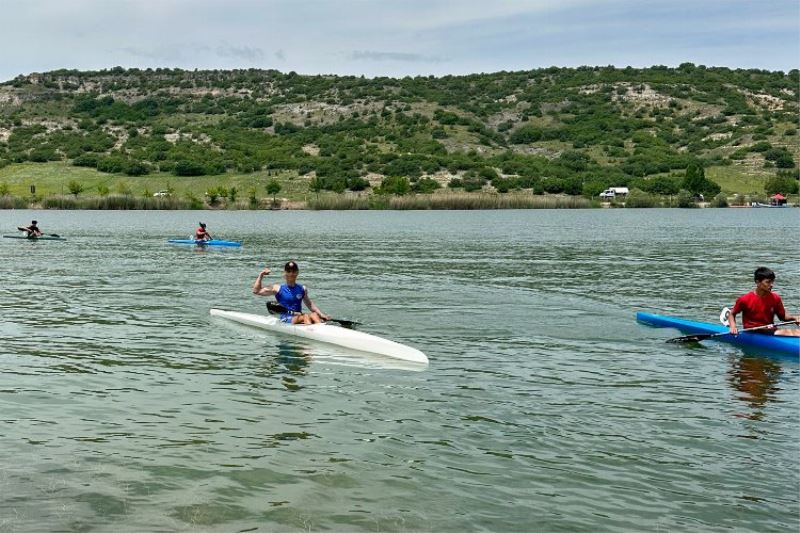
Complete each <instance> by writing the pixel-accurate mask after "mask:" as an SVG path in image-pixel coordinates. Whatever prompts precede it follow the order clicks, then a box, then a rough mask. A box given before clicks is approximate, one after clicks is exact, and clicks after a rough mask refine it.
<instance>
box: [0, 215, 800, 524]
mask: <svg viewBox="0 0 800 533" xmlns="http://www.w3.org/2000/svg"><path fill="white" fill-rule="evenodd" d="M798 214H800V210H788V209H787V210H777V209H772V210H771V209H728V210H719V209H718V210H711V209H708V210H585V211H479V212H86V211H80V212H56V211H37V212H33V211H0V232H2V233H6V234H9V233H13V232H14V228H15V227H16V226H18V225H25V224H27V223H29V221H30V220H31V219H32V218H36V219H38V220H39V224H40V226H41V227H42V229H43V230H44V231H45V232H47V233H51V232H54V233H59V234H62V235H63V236H66V237H67V238H68V239H69V240H68V241H67V242H26V241H17V240H11V239H2V240H0V280H2V283H0V305H1V306H2V315H0V373H1V374H0V421H1V423H2V426H0V427H1V428H2V431H0V531H111V530H113V531H256V530H257V531H303V530H310V531H532V530H541V531H586V532H590V531H591V532H594V531H660V530H664V531H667V530H669V531H789V530H791V531H797V529H798V527H799V526H800V518H798V517H799V516H800V515H799V513H800V497H799V496H798V495H799V494H800V471H799V470H798V456H799V455H798V454H799V453H800V444H798V443H799V442H800V441H799V440H798V435H800V390H799V389H800V385H799V383H800V379H799V378H800V364H798V362H797V361H796V360H794V361H793V360H791V359H775V358H769V357H761V356H749V355H745V354H743V353H742V352H741V351H739V350H737V349H736V348H734V347H731V346H727V345H720V344H715V343H704V344H703V345H702V346H694V347H692V346H685V345H677V344H666V343H664V340H665V339H667V338H670V337H673V336H676V335H677V332H675V331H673V330H663V329H652V328H648V327H645V326H641V325H638V324H636V322H635V320H634V314H635V311H637V310H650V311H654V312H663V313H667V314H675V315H680V316H684V317H687V318H695V319H703V320H708V321H712V322H715V321H717V317H718V315H719V311H720V309H721V308H722V307H723V306H726V305H727V306H732V304H733V301H734V299H735V298H736V297H737V296H738V295H739V294H741V293H744V292H746V291H747V290H749V289H750V288H751V287H752V281H751V279H752V271H753V270H754V269H755V267H757V266H760V265H768V266H771V267H772V268H773V269H774V270H775V271H776V272H777V273H778V279H777V282H776V290H777V291H778V292H779V293H781V294H782V296H783V298H784V301H785V302H786V304H787V310H788V311H789V312H790V313H798V312H800V247H798V245H797V235H798V233H797V230H798V226H799V224H798V222H800V219H798ZM199 220H203V221H204V222H207V223H208V228H209V230H210V231H211V232H212V233H213V234H214V235H215V236H219V237H222V238H229V239H241V240H244V242H245V245H244V247H243V248H242V249H239V250H235V249H234V250H227V249H226V250H216V249H212V250H208V251H200V250H196V249H194V247H181V246H172V245H168V244H167V243H166V240H167V238H171V237H184V236H186V235H188V234H189V233H190V232H191V231H193V229H194V228H195V227H196V225H197V222H198V221H199ZM290 258H291V259H296V260H297V261H298V262H299V264H300V267H301V274H300V281H301V282H304V283H306V284H307V285H308V286H309V288H310V294H311V296H312V297H313V298H314V300H315V301H316V302H317V303H318V304H319V305H320V307H321V308H322V309H323V310H325V311H327V312H328V313H330V314H335V315H338V316H341V317H347V318H353V319H357V320H360V321H362V322H363V323H364V325H363V326H361V330H362V331H366V332H369V333H374V334H377V335H380V336H384V337H388V338H391V339H394V340H397V341H399V342H403V343H405V344H409V345H411V346H414V347H416V348H419V349H421V350H422V351H424V352H425V353H426V354H427V355H428V356H429V358H430V365H428V366H427V367H424V368H419V367H412V368H406V367H403V366H402V365H399V364H396V363H393V362H392V361H391V360H388V359H382V358H371V359H369V358H359V357H355V356H353V355H352V354H342V353H339V352H337V351H336V350H335V349H334V350H331V349H329V348H324V347H322V346H319V345H314V344H308V343H304V342H301V341H296V340H293V339H289V338H280V337H275V336H273V335H271V334H268V333H266V332H261V331H258V330H255V329H251V328H247V327H243V326H235V325H232V324H229V323H227V322H225V321H222V320H219V319H216V318H214V319H212V318H211V317H209V313H208V311H209V308H211V307H222V308H226V309H235V310H241V311H247V312H256V313H261V312H263V311H264V299H263V298H256V297H254V296H253V295H252V294H251V292H250V287H251V286H252V283H253V280H254V278H255V276H256V274H257V273H258V271H259V270H260V269H261V268H263V267H264V266H265V265H267V266H269V267H271V268H272V269H273V270H275V271H279V270H280V268H281V265H282V264H283V263H284V262H285V261H286V260H287V259H290ZM274 279H277V278H274Z"/></svg>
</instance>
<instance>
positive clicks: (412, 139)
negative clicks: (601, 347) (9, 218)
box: [0, 64, 800, 200]
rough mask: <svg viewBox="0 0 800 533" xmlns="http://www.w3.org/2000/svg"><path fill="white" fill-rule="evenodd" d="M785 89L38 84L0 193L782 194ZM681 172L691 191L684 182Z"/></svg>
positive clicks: (1, 118)
mask: <svg viewBox="0 0 800 533" xmlns="http://www.w3.org/2000/svg"><path fill="white" fill-rule="evenodd" d="M799 86H800V75H799V74H798V71H797V70H792V71H791V72H789V73H788V74H787V73H784V72H769V71H763V70H731V69H727V68H710V67H709V68H707V67H704V66H695V65H692V64H683V65H681V66H680V67H678V68H667V67H661V66H657V67H652V68H646V69H633V68H625V69H618V68H614V67H581V68H555V67H553V68H547V69H538V70H531V71H523V72H498V73H492V74H474V75H468V76H445V77H441V78H435V77H415V78H410V77H406V78H402V79H392V78H373V79H367V78H364V77H352V76H303V75H298V74H296V73H294V72H290V73H288V74H283V73H280V72H277V71H273V70H268V71H263V70H236V71H183V70H178V69H174V70H171V69H155V70H150V69H147V70H138V69H129V70H125V69H122V68H119V67H117V68H113V69H110V70H104V71H99V72H79V71H67V70H59V71H54V72H48V73H41V74H40V73H36V74H30V75H27V76H19V77H17V78H15V79H13V80H11V81H8V82H5V83H3V84H0V167H2V168H0V188H2V189H3V190H2V191H0V193H2V192H5V193H11V194H18V195H22V194H27V193H28V187H29V186H30V185H31V184H35V185H36V186H37V194H40V195H47V194H60V193H69V192H70V190H69V188H70V185H69V184H70V182H72V186H73V187H76V185H75V184H77V186H79V188H82V191H81V192H79V194H97V193H98V192H99V193H102V192H103V189H104V188H105V190H106V191H108V190H111V191H113V190H114V189H115V188H118V189H124V188H127V189H128V190H129V191H130V190H131V189H133V191H132V192H134V193H142V194H149V193H150V192H154V191H156V190H161V189H167V188H169V189H171V190H173V191H174V192H175V194H189V195H191V194H195V195H199V196H200V197H202V196H203V194H205V193H206V192H207V191H209V190H212V193H214V190H215V189H216V188H222V189H225V190H228V189H230V188H231V187H235V188H236V189H237V190H238V191H239V192H240V194H242V195H244V194H251V195H253V194H256V195H258V196H267V191H266V186H267V183H268V182H269V181H270V180H273V179H275V180H277V182H278V183H279V184H280V185H281V188H280V192H279V195H280V196H283V197H287V198H289V199H295V200H301V199H303V198H305V196H306V195H307V194H308V192H309V191H311V192H314V193H319V192H320V191H333V192H337V193H341V192H345V191H365V192H363V193H362V194H366V193H369V192H370V191H373V192H389V193H395V194H403V193H405V192H432V191H435V190H437V189H439V188H450V189H459V190H465V191H478V190H484V191H493V190H496V191H499V192H501V193H505V192H510V191H514V190H520V189H521V190H528V191H532V192H533V193H535V194H542V193H549V194H556V193H564V194H568V195H584V196H587V197H596V195H597V193H599V192H600V191H602V190H603V189H605V188H607V187H609V186H621V185H627V186H629V187H632V188H637V189H641V190H643V191H645V192H649V193H653V194H663V195H672V194H676V193H677V192H678V191H679V189H682V188H683V189H686V188H689V189H695V190H693V191H692V192H706V193H712V194H714V193H716V192H718V191H719V189H720V188H721V189H722V191H723V192H724V193H726V194H733V193H740V194H763V193H764V192H765V190H766V191H769V192H771V191H782V192H784V193H789V192H794V193H796V192H797V183H798V182H797V178H798V170H797V161H798V158H800V145H798V136H797V124H798V120H799V119H800V113H799V112H798V94H797V90H798V87H799ZM689 167H694V168H698V169H700V174H701V179H699V180H697V179H695V180H688V181H687V179H686V170H687V168H689ZM690 173H691V172H690ZM702 175H704V177H703V176H702ZM98 187H99V188H98ZM76 190H77V189H76ZM248 191H249V193H248ZM73 192H74V191H73ZM223 192H224V191H223ZM214 194H216V193H214ZM273 194H274V192H273Z"/></svg>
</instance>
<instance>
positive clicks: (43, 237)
mask: <svg viewBox="0 0 800 533" xmlns="http://www.w3.org/2000/svg"><path fill="white" fill-rule="evenodd" d="M3 238H4V239H22V240H25V241H66V240H67V239H65V238H64V237H50V236H49V235H42V236H41V237H25V236H23V235H3Z"/></svg>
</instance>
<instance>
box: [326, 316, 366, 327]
mask: <svg viewBox="0 0 800 533" xmlns="http://www.w3.org/2000/svg"><path fill="white" fill-rule="evenodd" d="M330 321H331V322H336V323H337V324H339V325H340V326H342V327H343V328H347V329H356V326H360V325H361V322H357V321H355V320H343V319H341V318H331V320H330Z"/></svg>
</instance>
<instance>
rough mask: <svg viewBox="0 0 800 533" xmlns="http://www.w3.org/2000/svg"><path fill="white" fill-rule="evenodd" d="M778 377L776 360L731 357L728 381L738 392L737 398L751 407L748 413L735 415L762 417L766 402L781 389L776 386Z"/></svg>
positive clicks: (779, 370)
mask: <svg viewBox="0 0 800 533" xmlns="http://www.w3.org/2000/svg"><path fill="white" fill-rule="evenodd" d="M780 377H781V365H780V363H779V362H778V360H775V359H770V358H768V357H754V356H739V357H731V367H730V370H729V371H728V382H729V383H730V384H731V386H732V387H733V388H734V390H735V391H737V392H739V393H740V394H739V395H738V396H737V398H738V399H739V400H742V401H744V402H746V403H747V404H748V405H749V406H750V408H751V411H750V412H749V413H747V414H739V415H737V416H742V417H745V418H749V419H751V420H761V419H762V418H764V416H765V413H766V409H765V407H766V406H767V403H768V402H769V401H772V400H774V399H775V397H776V396H777V394H778V392H779V391H780V390H781V389H780V387H779V386H778V383H779V380H780Z"/></svg>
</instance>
